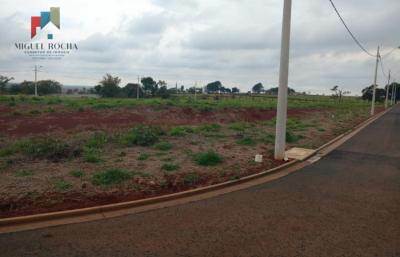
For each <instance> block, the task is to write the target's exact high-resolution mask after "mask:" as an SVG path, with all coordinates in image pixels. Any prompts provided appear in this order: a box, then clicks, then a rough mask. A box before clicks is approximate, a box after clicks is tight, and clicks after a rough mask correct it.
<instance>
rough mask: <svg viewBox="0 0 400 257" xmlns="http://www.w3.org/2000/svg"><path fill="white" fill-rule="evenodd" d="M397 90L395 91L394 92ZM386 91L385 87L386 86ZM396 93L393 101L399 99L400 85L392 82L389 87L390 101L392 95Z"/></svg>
mask: <svg viewBox="0 0 400 257" xmlns="http://www.w3.org/2000/svg"><path fill="white" fill-rule="evenodd" d="M396 88H397V90H395V89H396ZM386 89H387V86H386ZM395 92H396V96H394V98H395V99H399V98H400V84H399V83H396V82H393V83H392V84H390V87H389V99H392V95H393V94H394V93H395Z"/></svg>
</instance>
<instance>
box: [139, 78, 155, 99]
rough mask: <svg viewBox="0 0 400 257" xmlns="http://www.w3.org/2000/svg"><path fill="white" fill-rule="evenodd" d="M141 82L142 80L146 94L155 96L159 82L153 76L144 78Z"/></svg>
mask: <svg viewBox="0 0 400 257" xmlns="http://www.w3.org/2000/svg"><path fill="white" fill-rule="evenodd" d="M141 82H142V85H143V90H144V92H145V94H148V95H151V96H155V94H156V92H157V90H158V85H157V82H156V81H155V80H154V79H153V78H152V77H145V78H142V79H141Z"/></svg>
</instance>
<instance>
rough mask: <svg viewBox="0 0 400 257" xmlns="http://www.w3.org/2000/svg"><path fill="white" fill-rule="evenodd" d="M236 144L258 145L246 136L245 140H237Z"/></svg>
mask: <svg viewBox="0 0 400 257" xmlns="http://www.w3.org/2000/svg"><path fill="white" fill-rule="evenodd" d="M236 143H237V144H239V145H248V146H252V145H256V141H254V139H253V138H252V137H250V136H244V137H243V138H241V139H239V140H237V141H236Z"/></svg>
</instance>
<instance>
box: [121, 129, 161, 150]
mask: <svg viewBox="0 0 400 257" xmlns="http://www.w3.org/2000/svg"><path fill="white" fill-rule="evenodd" d="M161 134H162V130H161V129H159V128H156V127H151V126H143V125H140V126H137V127H135V128H133V129H132V130H131V131H130V132H129V133H128V134H126V135H124V136H123V137H122V138H121V141H122V142H121V143H122V144H124V145H127V146H132V145H140V146H150V145H153V144H155V143H156V142H157V141H158V140H159V136H160V135H161Z"/></svg>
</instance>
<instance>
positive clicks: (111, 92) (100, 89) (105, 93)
mask: <svg viewBox="0 0 400 257" xmlns="http://www.w3.org/2000/svg"><path fill="white" fill-rule="evenodd" d="M99 83H100V84H99V85H97V86H95V90H96V92H97V94H99V95H100V96H102V97H117V96H120V94H121V88H120V87H119V84H120V83H121V79H120V78H119V77H113V76H111V75H110V74H108V73H107V74H106V75H105V76H104V77H103V79H102V80H101V81H100V82H99Z"/></svg>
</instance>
